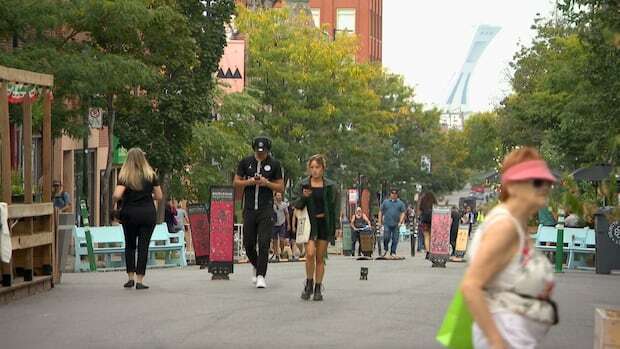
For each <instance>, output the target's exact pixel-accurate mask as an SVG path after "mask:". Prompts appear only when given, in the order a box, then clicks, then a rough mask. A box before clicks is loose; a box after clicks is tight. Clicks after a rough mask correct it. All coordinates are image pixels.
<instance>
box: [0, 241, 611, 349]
mask: <svg viewBox="0 0 620 349" xmlns="http://www.w3.org/2000/svg"><path fill="white" fill-rule="evenodd" d="M403 248H406V247H405V246H403ZM404 252H408V251H403V253H404ZM361 266H368V267H369V268H370V272H369V276H368V281H360V280H359V270H360V267H361ZM327 268H328V269H327V270H328V271H327V279H326V281H325V287H326V289H325V292H324V295H325V301H324V302H321V303H319V302H311V301H309V302H304V301H302V300H300V299H299V293H300V291H301V289H302V283H303V278H304V277H303V264H302V263H280V264H270V265H269V274H268V283H269V288H268V289H264V290H257V289H255V288H253V287H252V285H251V284H250V266H249V265H236V266H235V274H234V275H232V277H231V280H230V281H211V280H210V274H208V273H207V272H206V271H205V270H199V269H198V268H197V267H188V268H183V269H160V270H151V271H148V273H147V281H148V283H149V284H150V285H151V289H150V290H146V291H137V290H125V289H123V288H122V283H123V282H124V281H125V274H124V273H121V272H111V273H82V274H65V275H64V277H63V283H62V285H57V286H56V288H54V289H53V290H52V291H51V292H48V293H44V294H42V295H37V296H34V297H30V298H26V299H22V300H19V301H17V302H14V303H11V304H9V305H5V306H0V347H1V348H2V349H12V348H20V349H26V348H41V347H47V348H345V347H346V348H439V345H438V344H437V343H436V342H435V340H434V335H435V333H436V331H437V328H438V327H439V324H440V323H441V320H442V317H443V314H444V312H445V309H446V307H447V305H448V303H449V301H450V299H451V297H452V295H453V293H454V290H455V287H456V285H457V283H458V281H459V280H460V278H461V277H462V274H463V270H464V265H463V264H449V265H448V267H447V268H446V269H434V268H431V267H430V264H429V263H428V262H426V261H425V260H424V259H423V257H422V256H416V257H415V258H411V257H408V258H407V259H406V260H404V261H373V262H360V261H354V260H352V259H351V258H348V257H334V256H332V257H330V259H329V261H328V265H327ZM619 286H620V275H606V276H605V275H595V274H594V273H593V272H569V273H565V274H561V275H558V286H557V290H556V298H557V300H558V303H559V304H560V308H561V310H560V316H561V320H560V325H559V326H557V327H555V328H553V329H552V330H551V333H550V335H549V336H548V338H547V340H546V342H545V343H544V345H543V348H580V349H581V348H591V347H592V343H593V331H594V309H595V307H598V306H613V307H616V308H620V296H618V290H619V288H620V287H619Z"/></svg>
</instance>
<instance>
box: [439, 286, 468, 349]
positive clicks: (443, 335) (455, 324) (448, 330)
mask: <svg viewBox="0 0 620 349" xmlns="http://www.w3.org/2000/svg"><path fill="white" fill-rule="evenodd" d="M473 323H474V320H473V319H472V317H471V313H470V312H469V309H468V308H467V303H465V298H463V293H461V290H460V289H459V290H457V291H456V294H455V295H454V298H452V303H451V304H450V307H448V311H446V315H445V316H444V318H443V323H442V324H441V327H440V328H439V331H437V336H436V337H435V339H437V341H438V342H439V343H441V344H442V345H443V346H444V347H446V348H450V349H473V344H472V338H471V332H472V325H473Z"/></svg>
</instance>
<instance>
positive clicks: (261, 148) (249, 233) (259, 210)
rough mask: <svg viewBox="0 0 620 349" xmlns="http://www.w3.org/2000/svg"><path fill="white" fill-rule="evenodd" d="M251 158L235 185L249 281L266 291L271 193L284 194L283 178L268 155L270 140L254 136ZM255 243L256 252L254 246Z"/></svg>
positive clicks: (242, 165)
mask: <svg viewBox="0 0 620 349" xmlns="http://www.w3.org/2000/svg"><path fill="white" fill-rule="evenodd" d="M252 148H253V149H254V152H255V153H254V155H250V156H248V157H246V158H244V159H242V160H241V161H240V162H239V166H238V167H237V174H236V175H235V181H234V185H235V187H236V188H243V193H244V195H243V246H244V247H245V253H246V255H247V256H248V259H249V260H250V263H252V266H254V271H255V272H254V275H253V276H252V282H254V283H256V287H257V288H265V287H267V284H266V282H265V275H266V274H267V262H268V259H269V243H270V241H271V233H272V229H273V224H274V221H273V214H274V211H273V193H274V192H283V191H284V179H283V177H284V175H283V171H282V167H281V166H280V162H279V161H278V160H276V159H274V158H273V157H271V155H270V154H269V151H270V150H271V140H270V139H269V138H267V137H256V138H255V139H254V141H253V142H252ZM257 243H258V253H257V251H256V245H257Z"/></svg>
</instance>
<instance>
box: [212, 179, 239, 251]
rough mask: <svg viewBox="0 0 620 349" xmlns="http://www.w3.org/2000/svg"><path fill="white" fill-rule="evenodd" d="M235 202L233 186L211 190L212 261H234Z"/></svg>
mask: <svg viewBox="0 0 620 349" xmlns="http://www.w3.org/2000/svg"><path fill="white" fill-rule="evenodd" d="M234 214H235V202H234V191H233V189H232V188H228V187H222V188H213V189H212V191H211V234H210V239H209V240H210V242H211V244H210V245H211V246H210V253H209V261H210V262H211V263H218V262H219V263H222V262H223V263H232V262H233V242H234Z"/></svg>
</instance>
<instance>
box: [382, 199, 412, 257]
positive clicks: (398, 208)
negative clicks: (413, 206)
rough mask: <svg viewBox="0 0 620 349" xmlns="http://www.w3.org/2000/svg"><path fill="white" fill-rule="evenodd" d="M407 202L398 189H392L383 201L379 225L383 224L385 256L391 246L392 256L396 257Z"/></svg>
mask: <svg viewBox="0 0 620 349" xmlns="http://www.w3.org/2000/svg"><path fill="white" fill-rule="evenodd" d="M405 211H406V208H405V204H404V203H403V202H402V201H401V200H400V199H399V198H398V190H397V189H391V190H390V197H389V198H388V199H386V200H384V201H383V203H381V208H380V210H379V226H381V225H383V250H384V251H385V252H384V253H383V256H384V257H385V255H387V251H388V245H389V243H390V240H392V245H391V247H390V258H395V257H396V248H397V247H398V240H399V238H400V230H399V227H400V226H401V225H403V224H404V223H405Z"/></svg>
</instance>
